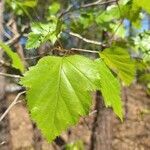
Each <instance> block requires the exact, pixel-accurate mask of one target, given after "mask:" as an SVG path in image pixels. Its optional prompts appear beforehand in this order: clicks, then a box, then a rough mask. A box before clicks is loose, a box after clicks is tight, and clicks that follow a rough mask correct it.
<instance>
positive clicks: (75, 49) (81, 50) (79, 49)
mask: <svg viewBox="0 0 150 150" xmlns="http://www.w3.org/2000/svg"><path fill="white" fill-rule="evenodd" d="M70 50H71V51H80V52H86V53H94V54H98V53H99V51H92V50H87V49H81V48H71V49H70Z"/></svg>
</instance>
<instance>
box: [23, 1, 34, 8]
mask: <svg viewBox="0 0 150 150" xmlns="http://www.w3.org/2000/svg"><path fill="white" fill-rule="evenodd" d="M21 3H22V5H24V6H26V7H31V8H33V7H35V6H36V5H37V0H25V1H24V2H21Z"/></svg>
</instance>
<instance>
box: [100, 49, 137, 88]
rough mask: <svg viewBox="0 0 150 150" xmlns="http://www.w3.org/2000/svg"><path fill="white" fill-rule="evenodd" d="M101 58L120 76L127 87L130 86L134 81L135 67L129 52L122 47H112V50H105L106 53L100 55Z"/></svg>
mask: <svg viewBox="0 0 150 150" xmlns="http://www.w3.org/2000/svg"><path fill="white" fill-rule="evenodd" d="M100 57H101V58H102V59H103V60H104V62H105V63H106V64H107V65H108V67H110V68H111V69H112V70H114V71H115V72H116V73H117V74H118V76H119V77H120V78H121V80H122V81H123V82H124V83H125V84H126V85H129V84H130V83H131V82H132V81H133V79H134V76H135V65H134V62H133V61H132V60H131V58H130V55H129V54H128V52H127V50H125V49H123V48H122V47H118V46H112V47H111V48H106V49H104V51H103V52H101V53H100Z"/></svg>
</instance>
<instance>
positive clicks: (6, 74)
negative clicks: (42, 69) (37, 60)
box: [0, 72, 21, 78]
mask: <svg viewBox="0 0 150 150" xmlns="http://www.w3.org/2000/svg"><path fill="white" fill-rule="evenodd" d="M0 76H5V77H11V78H21V76H20V75H14V74H8V73H3V72H0Z"/></svg>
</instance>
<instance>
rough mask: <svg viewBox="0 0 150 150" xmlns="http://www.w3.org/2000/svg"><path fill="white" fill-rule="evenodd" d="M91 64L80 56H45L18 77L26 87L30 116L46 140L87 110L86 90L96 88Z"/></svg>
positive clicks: (94, 73) (92, 64) (91, 62)
mask: <svg viewBox="0 0 150 150" xmlns="http://www.w3.org/2000/svg"><path fill="white" fill-rule="evenodd" d="M94 68H95V64H94V62H93V61H92V60H89V59H87V58H85V57H82V56H78V55H75V56H70V57H54V56H48V57H45V58H43V59H41V60H40V61H39V63H38V64H37V65H36V66H35V67H31V68H30V70H29V71H28V72H26V74H25V76H24V77H23V78H22V79H21V83H22V84H23V85H24V86H26V87H28V88H29V90H28V92H27V100H28V107H29V110H30V112H31V116H32V119H33V120H34V121H36V123H37V125H38V127H39V128H40V129H41V130H42V133H43V134H44V135H45V137H46V138H47V139H48V141H52V140H53V139H54V138H55V137H56V136H58V135H59V134H60V133H61V132H62V131H63V130H65V129H67V128H68V127H70V126H71V125H74V124H76V123H77V121H78V120H79V117H80V116H83V115H86V114H88V112H89V107H90V105H91V96H90V91H93V90H94V89H96V85H95V83H96V80H97V71H96V69H94ZM41 78H42V80H41ZM47 121H48V122H47Z"/></svg>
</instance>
